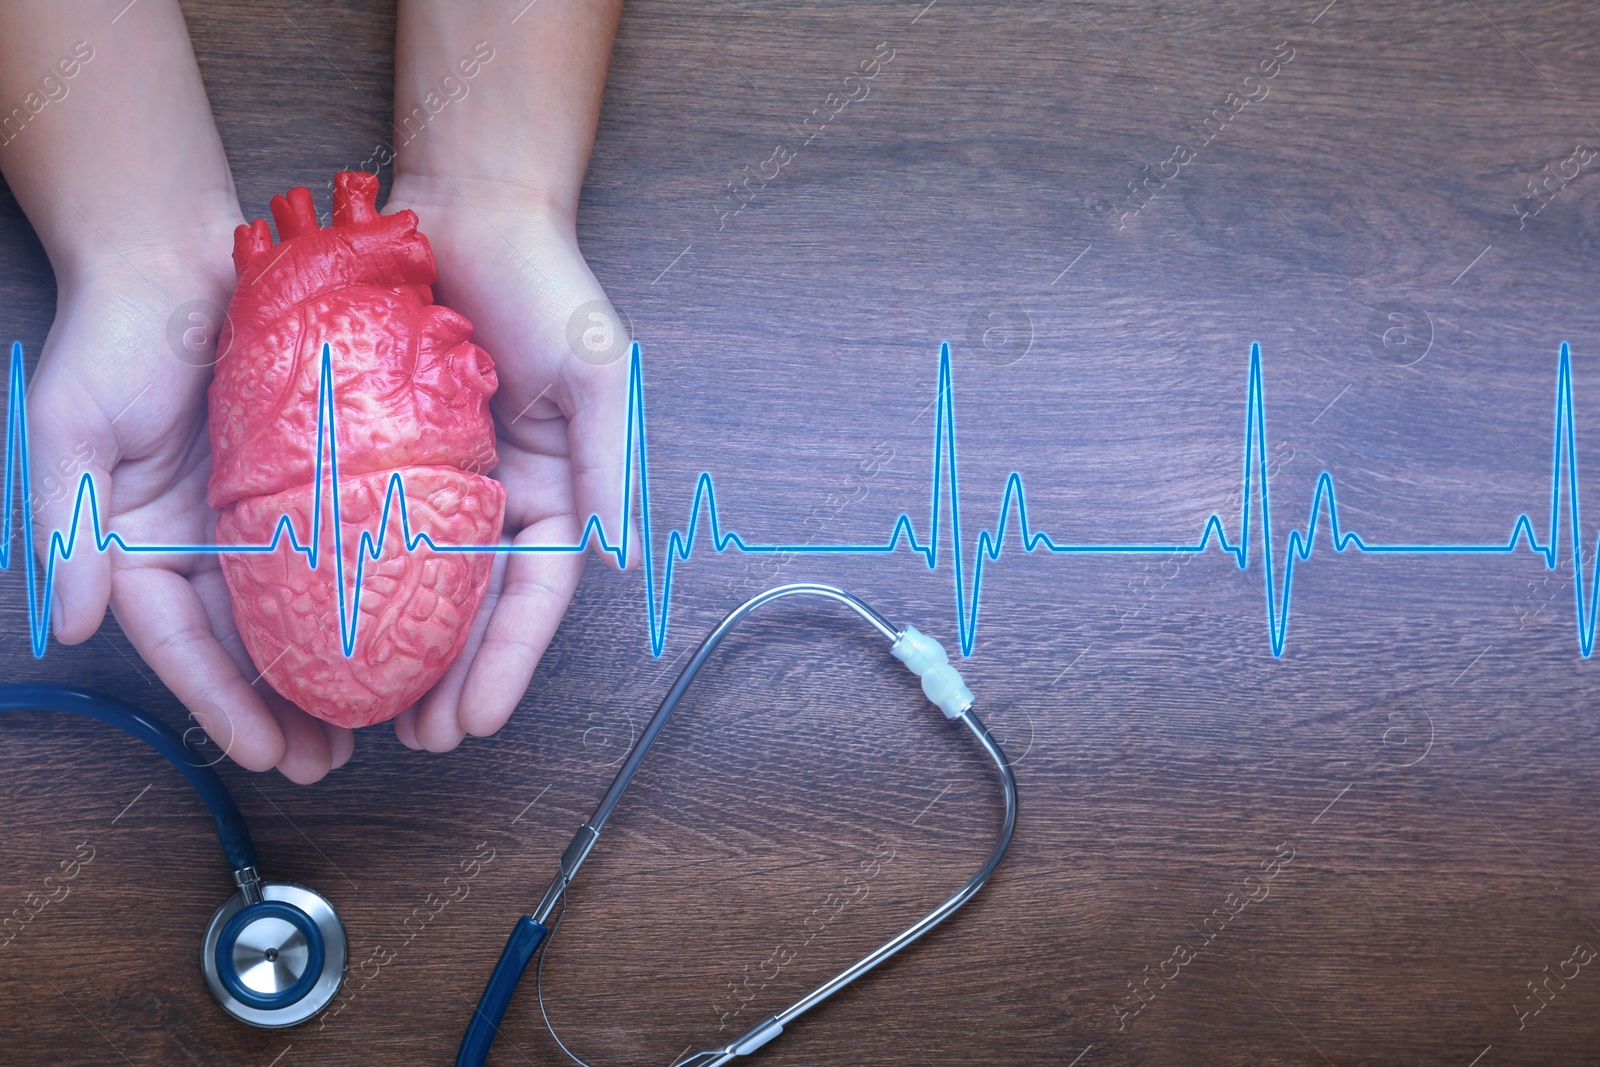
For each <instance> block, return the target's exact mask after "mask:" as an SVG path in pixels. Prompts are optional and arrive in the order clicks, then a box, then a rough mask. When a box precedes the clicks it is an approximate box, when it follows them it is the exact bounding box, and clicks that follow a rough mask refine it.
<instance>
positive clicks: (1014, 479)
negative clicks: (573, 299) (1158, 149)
mask: <svg viewBox="0 0 1600 1067" xmlns="http://www.w3.org/2000/svg"><path fill="white" fill-rule="evenodd" d="M332 359H333V357H332V353H331V351H330V349H329V348H328V346H327V345H324V346H323V350H322V366H321V385H320V387H319V391H318V400H317V404H318V411H317V442H316V444H317V455H316V464H315V473H316V479H315V488H314V491H313V498H312V500H313V503H312V516H313V518H312V522H311V529H310V531H308V536H306V537H305V538H302V537H301V536H300V533H299V532H297V531H296V530H295V529H294V526H293V523H292V522H291V521H290V519H289V517H288V516H287V515H285V516H283V517H282V518H280V519H279V520H278V523H277V525H276V526H275V527H274V530H273V535H272V540H271V541H269V542H268V543H266V544H260V545H216V544H192V545H147V544H131V545H130V544H129V543H128V542H127V541H125V540H124V539H123V538H122V536H121V535H120V534H118V533H117V532H116V531H114V530H113V531H106V530H104V529H102V524H101V517H100V505H99V500H98V497H97V496H96V493H95V486H94V480H93V478H92V476H91V475H90V474H89V473H88V472H85V473H84V474H83V475H82V477H81V478H80V479H79V480H78V483H77V493H76V496H75V497H74V501H73V510H72V518H71V520H70V525H69V527H68V529H67V530H65V531H62V530H52V531H51V533H50V540H49V546H48V551H47V552H46V553H45V557H44V581H43V585H42V588H41V586H40V583H39V578H38V570H37V565H36V556H37V555H38V553H37V551H36V542H35V532H34V521H33V512H32V501H33V495H32V485H31V480H30V476H29V465H28V460H29V455H28V424H27V408H26V403H25V399H24V398H25V396H26V381H25V374H24V369H23V358H22V345H21V343H20V342H17V343H13V344H12V346H11V375H10V401H9V406H8V409H7V416H6V474H5V523H4V529H3V531H0V535H3V536H0V569H4V570H8V569H10V566H11V550H12V547H13V542H14V533H15V532H16V531H15V527H14V526H13V516H14V515H18V516H19V517H20V519H21V534H22V546H21V547H22V551H23V555H24V560H25V564H24V566H25V572H26V583H27V588H28V625H29V629H30V632H31V636H32V641H33V654H34V655H35V656H36V657H42V656H43V655H44V652H45V647H46V645H47V643H48V638H49V633H50V608H51V596H50V593H51V589H52V588H53V584H54V580H55V569H56V565H57V563H58V562H61V561H64V560H67V559H70V558H71V557H72V554H73V552H74V551H76V550H78V537H79V526H80V521H81V519H82V517H83V513H84V511H85V509H87V512H88V516H89V534H90V535H91V537H92V542H91V544H92V548H93V549H94V550H95V551H98V552H106V551H109V550H110V549H111V547H112V546H113V545H115V546H116V547H117V548H118V549H119V550H121V551H123V552H130V553H151V554H163V555H165V554H190V555H198V554H216V555H222V554H259V553H269V552H275V551H277V549H278V548H279V546H280V545H281V544H282V543H283V542H284V541H287V542H288V543H289V545H290V547H291V549H292V550H293V551H294V552H298V553H300V554H302V555H304V556H305V558H306V562H307V564H308V566H310V567H311V568H312V569H315V568H317V567H318V566H319V565H320V564H321V563H322V560H323V546H324V543H325V542H324V539H325V538H326V539H328V540H330V541H331V550H332V551H331V555H332V557H333V565H334V569H335V577H336V579H337V582H338V601H339V627H340V637H341V641H342V644H343V648H344V654H345V655H346V656H348V655H350V654H351V652H352V650H353V649H354V647H355V642H356V625H357V622H358V620H359V618H360V598H361V588H362V579H363V577H364V571H365V565H366V562H367V561H368V560H376V559H378V558H379V556H380V554H381V552H382V550H383V546H384V543H385V541H386V539H387V538H388V537H390V536H391V517H392V516H393V515H396V514H397V515H398V516H399V522H398V536H399V537H400V538H401V543H402V544H403V545H404V547H405V550H406V551H408V552H411V551H416V550H417V549H418V548H419V547H423V546H426V547H427V548H428V549H430V550H432V551H435V552H451V553H487V554H495V553H505V554H521V553H541V552H542V553H581V552H585V551H587V550H588V548H589V546H590V544H591V542H593V543H595V544H598V545H599V547H600V549H601V551H603V552H606V553H609V554H611V555H612V556H613V557H614V558H616V559H617V560H618V562H619V563H620V562H622V561H624V560H626V559H627V557H628V547H629V546H628V537H629V533H628V524H627V523H625V522H624V523H621V524H620V526H619V528H620V529H621V531H622V533H621V535H620V537H619V539H618V543H617V544H611V543H610V542H609V541H608V540H607V539H606V536H605V531H604V529H603V527H602V524H601V522H600V519H599V517H598V516H593V515H591V516H590V517H589V519H588V521H587V522H586V523H585V525H584V529H583V534H582V536H581V537H580V539H579V540H578V542H577V543H576V544H571V545H510V544H498V545H436V544H434V542H433V541H432V539H431V538H429V537H428V536H427V535H426V534H413V533H412V532H411V523H410V519H409V513H408V509H407V506H406V498H405V486H404V483H403V480H402V477H401V475H400V474H399V472H396V473H395V474H393V475H392V476H391V477H390V479H389V482H388V486H387V489H386V491H385V493H384V499H383V507H382V511H381V514H380V517H379V520H378V524H377V528H376V530H375V531H371V530H363V531H362V532H361V535H360V540H359V543H358V552H357V554H356V564H355V574H354V576H353V579H354V580H353V582H350V583H347V582H346V574H345V559H344V551H343V548H344V543H343V532H342V524H341V522H340V516H339V499H338V494H337V493H333V495H332V498H331V501H330V503H331V505H332V506H331V508H330V509H329V510H330V513H331V514H330V520H331V521H330V523H329V524H328V525H329V526H330V529H329V530H324V528H323V527H324V523H323V518H322V515H323V509H322V493H323V488H322V487H323V482H324V480H325V479H324V475H325V474H326V476H327V477H326V480H327V481H328V482H329V484H331V485H333V486H337V485H338V484H339V458H338V449H337V447H336V441H337V439H338V436H337V423H336V419H337V409H336V406H335V404H334V391H333V381H334V376H333V363H332ZM644 399H645V394H644V372H643V365H642V362H641V359H640V353H639V345H638V343H637V342H635V343H634V345H633V349H632V352H631V358H630V375H629V382H628V411H627V430H626V449H625V454H626V461H627V462H626V469H625V476H624V484H623V491H622V499H621V502H620V505H621V506H620V508H619V515H626V514H627V513H629V511H630V510H631V508H632V505H633V502H634V495H635V489H634V487H635V484H637V487H638V503H639V519H640V521H639V537H640V541H641V544H640V546H639V548H640V553H641V555H642V557H643V568H642V569H643V574H644V580H645V597H646V606H647V611H648V615H649V628H650V652H651V655H653V656H660V655H661V653H662V651H663V649H664V648H665V646H666V640H667V622H668V615H669V612H670V610H671V602H672V584H673V580H674V577H675V574H676V569H677V566H678V565H679V564H680V563H686V562H688V560H689V559H690V557H691V555H692V554H693V551H694V546H695V543H696V535H697V533H698V532H699V529H700V523H701V514H702V512H704V515H705V521H706V523H707V524H708V525H709V527H710V544H711V547H712V549H713V550H714V551H716V552H718V553H721V552H726V551H728V550H730V549H734V550H737V551H739V552H741V553H745V554H750V555H773V554H780V553H793V554H809V555H835V556H876V555H892V554H894V553H896V552H899V551H902V550H904V551H907V552H911V553H914V554H915V555H918V556H920V557H921V558H922V559H923V561H924V562H925V563H926V564H927V567H928V569H929V570H930V571H936V570H937V569H938V566H939V549H938V544H939V533H940V530H941V522H942V521H943V520H944V518H945V517H946V516H947V517H948V521H949V528H950V543H951V545H953V546H954V548H953V550H952V553H951V554H952V556H953V560H952V570H953V571H954V575H953V577H954V586H955V611H956V623H957V627H958V630H959V634H960V644H961V654H962V655H963V656H970V655H971V654H972V649H973V645H974V643H975V642H976V639H977V631H978V609H979V604H980V601H981V597H982V591H983V574H984V567H985V566H986V565H987V564H989V563H993V562H995V561H997V560H999V558H1000V554H1001V551H1002V548H1003V546H1004V545H1005V544H1006V532H1007V528H1008V526H1009V524H1010V523H1011V521H1012V516H1013V514H1015V520H1016V526H1017V541H1018V543H1019V545H1020V547H1021V548H1022V550H1023V551H1024V552H1028V553H1033V552H1038V551H1044V552H1049V553H1052V554H1057V555H1073V556H1090V555H1093V556H1168V557H1170V556H1173V555H1179V556H1183V555H1200V554H1203V553H1205V552H1206V551H1208V550H1210V549H1211V548H1212V547H1213V546H1215V548H1216V550H1217V551H1219V552H1222V553H1225V554H1227V555H1228V556H1231V557H1232V558H1233V560H1234V562H1235V563H1236V564H1237V566H1238V568H1239V569H1240V570H1241V571H1243V570H1248V569H1249V567H1250V563H1251V547H1252V545H1253V544H1255V543H1257V542H1259V545H1260V554H1261V565H1262V569H1263V573H1264V574H1265V576H1266V581H1265V582H1264V583H1263V588H1264V590H1265V601H1266V604H1265V608H1266V621H1267V635H1268V641H1269V643H1270V645H1271V648H1272V654H1273V655H1274V656H1282V655H1283V650H1284V644H1285V641H1286V640H1287V636H1288V629H1289V610H1290V602H1291V600H1292V596H1293V592H1294V576H1295V568H1296V566H1297V565H1298V564H1300V563H1303V562H1305V561H1307V560H1309V559H1310V558H1311V555H1312V551H1313V549H1314V547H1315V544H1316V540H1317V530H1318V529H1319V524H1321V523H1324V522H1325V523H1326V526H1327V530H1328V535H1329V541H1330V543H1331V545H1332V547H1333V551H1335V552H1338V553H1344V552H1348V551H1351V550H1354V551H1357V552H1361V553H1367V554H1373V555H1394V556H1422V555H1428V556H1483V555H1487V556H1508V555H1513V554H1515V553H1516V552H1517V551H1518V550H1519V549H1520V548H1522V547H1523V546H1526V549H1527V551H1528V552H1530V553H1532V554H1535V555H1537V556H1539V557H1541V558H1542V559H1543V560H1544V563H1545V567H1546V568H1547V569H1550V570H1554V569H1555V568H1556V566H1557V564H1558V562H1559V560H1560V542H1561V520H1562V507H1561V501H1562V492H1563V489H1565V491H1566V498H1567V509H1566V510H1567V520H1568V525H1569V529H1570V531H1571V532H1570V541H1571V549H1570V551H1571V562H1572V573H1573V598H1574V603H1575V608H1576V618H1577V628H1578V648H1579V651H1580V652H1581V654H1582V655H1583V656H1584V657H1585V658H1587V657H1588V656H1589V655H1590V654H1591V653H1592V652H1593V650H1594V639H1595V619H1596V614H1597V607H1600V543H1597V544H1596V545H1595V548H1594V551H1593V552H1592V553H1591V555H1592V556H1593V558H1594V562H1593V564H1592V565H1586V564H1585V561H1584V551H1583V533H1582V530H1583V526H1582V523H1581V521H1580V513H1579V493H1578V452H1577V430H1576V426H1575V420H1574V417H1573V390H1572V355H1571V351H1570V349H1569V346H1568V345H1567V343H1566V342H1562V344H1561V354H1560V358H1559V360H1558V363H1557V368H1556V398H1555V415H1554V434H1553V440H1552V445H1551V461H1550V516H1549V521H1548V525H1547V527H1546V529H1547V531H1548V533H1547V536H1546V539H1545V540H1544V541H1543V542H1541V541H1540V540H1539V538H1538V535H1537V534H1536V532H1535V530H1534V525H1533V521H1532V520H1531V519H1530V518H1529V517H1528V515H1527V513H1523V514H1521V515H1518V516H1517V518H1516V520H1515V521H1514V522H1513V523H1512V524H1511V533H1510V536H1509V537H1507V538H1506V539H1505V540H1503V541H1494V542H1475V543H1458V544H1421V543H1394V544H1380V543H1372V542H1368V541H1366V540H1363V539H1362V537H1361V536H1360V534H1358V533H1356V532H1354V531H1351V530H1346V529H1345V528H1344V526H1343V525H1342V523H1341V522H1340V520H1339V507H1338V501H1337V498H1336V495H1335V491H1334V482H1333V476H1332V475H1331V474H1329V473H1328V472H1327V471H1323V472H1321V474H1319V475H1318V477H1317V482H1316V488H1315V491H1314V492H1313V493H1312V497H1311V508H1310V512H1309V514H1308V516H1307V518H1306V524H1305V526H1304V528H1291V529H1290V530H1289V533H1288V536H1287V537H1286V538H1285V539H1284V541H1283V546H1282V549H1281V553H1282V559H1283V567H1282V578H1281V580H1279V579H1278V578H1277V577H1276V576H1277V574H1278V569H1277V566H1276V558H1277V557H1276V555H1275V548H1274V541H1273V517H1272V505H1271V497H1270V493H1269V488H1268V475H1267V469H1268V462H1267V455H1268V450H1267V412H1266V394H1265V391H1264V388H1263V385H1262V372H1261V346H1260V344H1259V343H1257V344H1252V345H1251V346H1250V370H1249V383H1248V387H1247V390H1246V399H1245V425H1244V470H1243V493H1242V495H1241V497H1240V501H1241V502H1240V513H1239V516H1238V523H1237V529H1238V535H1237V537H1235V538H1232V539H1230V538H1229V536H1228V528H1227V526H1226V525H1225V524H1224V522H1223V518H1222V516H1221V515H1220V514H1217V513H1215V512H1213V513H1212V515H1211V516H1210V518H1208V519H1207V520H1206V522H1205V525H1204V527H1203V528H1202V529H1201V531H1200V536H1199V539H1198V540H1196V541H1193V542H1191V543H1186V544H1172V543H1160V544H1157V543H1130V544H1101V543H1066V544H1057V543H1056V542H1055V541H1054V540H1052V539H1051V538H1050V536H1049V534H1047V533H1045V532H1043V531H1039V530H1035V529H1034V528H1033V527H1032V525H1031V524H1030V523H1029V522H1028V505H1027V497H1026V494H1025V493H1024V490H1023V485H1022V476H1021V475H1020V474H1018V473H1017V472H1016V471H1013V472H1011V474H1010V475H1008V476H1007V478H1006V481H1005V486H1004V489H1003V490H1002V492H1001V495H1000V508H999V512H998V517H997V518H996V521H995V525H994V528H993V530H989V529H980V530H979V531H978V536H977V538H976V540H975V543H974V545H973V548H972V553H971V560H970V562H969V561H968V559H967V558H966V557H967V552H966V549H965V548H964V547H963V541H962V537H961V512H962V498H961V492H960V479H959V476H958V469H957V462H956V409H955V395H954V388H953V383H952V380H951V373H950V347H949V345H948V344H943V345H941V346H940V349H939V380H938V393H937V403H938V415H937V418H936V419H935V420H934V435H933V464H932V470H931V486H930V504H929V514H928V521H927V525H926V527H925V537H919V536H918V533H917V526H916V524H915V523H914V522H913V521H912V519H911V516H910V515H909V514H908V513H906V512H902V513H901V514H900V515H899V517H898V518H896V519H895V521H894V524H893V526H892V527H891V529H890V531H889V534H888V536H887V537H886V538H885V539H883V540H881V541H877V542H865V543H855V544H800V545H784V544H757V543H751V542H748V541H746V540H744V539H743V538H742V537H740V536H739V534H738V533H737V532H735V531H734V530H732V529H727V528H725V527H724V524H723V521H722V518H721V516H720V513H719V511H718V508H717V497H716V488H715V485H714V484H713V482H712V477H711V475H710V473H709V472H702V473H701V474H700V476H699V477H698V478H697V479H696V481H695V488H694V496H693V499H692V502H691V503H690V505H689V518H688V522H687V528H686V529H682V530H680V529H677V528H674V529H672V530H670V531H669V532H668V534H667V539H666V552H665V558H664V560H663V562H662V564H661V565H660V568H659V570H660V581H659V583H658V582H657V570H658V568H657V564H656V560H655V555H656V553H655V533H654V530H655V525H656V524H655V521H654V518H653V514H652V511H651V506H650V465H649V458H648V444H647V442H648V436H647V434H646V422H645V403H644ZM18 471H20V488H21V493H22V507H21V508H15V507H14V506H13V503H14V499H15V498H14V491H15V489H16V488H17V484H18V479H17V478H15V474H16V473H17V472H18ZM635 472H637V473H635ZM1256 531H1259V532H1258V533H1257V532H1256ZM969 575H970V582H969Z"/></svg>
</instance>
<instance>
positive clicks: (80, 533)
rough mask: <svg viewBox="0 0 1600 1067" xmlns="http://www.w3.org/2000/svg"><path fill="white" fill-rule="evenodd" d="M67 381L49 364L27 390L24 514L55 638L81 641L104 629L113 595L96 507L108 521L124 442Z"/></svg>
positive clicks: (108, 559) (22, 512) (108, 565)
mask: <svg viewBox="0 0 1600 1067" xmlns="http://www.w3.org/2000/svg"><path fill="white" fill-rule="evenodd" d="M69 388H70V387H68V386H67V385H66V383H64V382H62V381H61V380H60V379H59V378H57V377H56V376H54V375H51V374H50V373H49V371H48V370H44V371H43V373H41V374H40V376H39V378H38V379H37V380H36V381H35V383H34V385H33V387H32V388H31V389H29V391H28V398H27V413H28V425H27V439H26V440H25V442H24V447H25V448H26V450H27V461H28V474H29V482H30V484H29V486H28V492H27V493H26V494H23V496H24V499H23V500H21V501H20V504H21V513H20V516H19V518H20V521H22V522H23V523H31V524H32V528H33V547H34V552H35V554H36V555H37V557H38V560H39V563H40V565H41V570H40V572H39V588H38V590H37V593H38V594H39V596H40V597H41V598H42V597H43V596H44V594H48V599H46V600H44V603H43V605H42V608H43V609H45V610H48V611H49V621H50V625H51V628H52V629H53V630H54V631H55V635H56V639H57V640H58V641H60V642H61V643H62V644H66V645H75V644H78V643H79V642H81V641H86V640H88V639H89V637H91V636H92V635H93V634H94V632H95V631H96V630H98V629H99V628H100V624H101V622H102V621H104V619H105V614H106V604H107V602H108V601H109V599H110V596H111V559H110V556H109V555H108V554H107V553H105V552H102V551H100V546H99V545H98V544H97V543H96V541H95V530H94V524H95V515H96V511H97V510H98V513H99V516H100V521H101V522H102V523H104V521H105V518H106V509H107V505H108V504H109V502H110V500H111V470H112V468H113V467H115V465H116V462H117V452H118V449H117V445H116V437H115V434H114V432H112V429H111V427H110V426H109V424H106V423H105V420H104V417H103V416H102V415H101V412H100V409H99V408H98V406H96V405H93V404H92V403H89V402H88V401H87V398H82V397H79V398H73V397H71V396H68V395H66V394H67V392H68V389H69ZM95 424H100V425H98V426H96V425H95ZM52 561H53V562H54V568H55V569H54V573H53V574H52V573H51V571H50V567H51V564H52ZM46 586H48V588H46ZM33 592H35V591H34V590H30V593H33Z"/></svg>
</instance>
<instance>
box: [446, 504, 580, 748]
mask: <svg viewBox="0 0 1600 1067" xmlns="http://www.w3.org/2000/svg"><path fill="white" fill-rule="evenodd" d="M577 532H578V523H577V520H576V519H575V518H574V517H573V516H571V515H561V516H556V517H553V518H550V519H546V520H544V521H542V522H537V523H534V524H533V525H531V526H529V527H528V528H526V529H525V530H523V531H522V532H521V533H519V534H518V535H517V537H516V540H515V542H514V543H516V544H519V545H530V544H572V543H573V540H574V539H575V538H576V536H577ZM582 573H583V556H581V555H579V554H578V553H576V552H548V553H547V552H536V553H524V554H518V555H513V556H510V557H508V558H507V560H506V569H505V583H504V585H503V586H502V588H501V590H500V592H499V594H498V595H497V596H496V598H495V603H494V604H493V606H492V608H491V610H490V613H489V617H488V620H487V623H486V626H485V630H484V634H483V640H482V643H481V644H480V645H479V646H478V651H477V654H476V655H474V656H473V657H472V662H471V664H470V666H469V667H468V669H467V675H466V679H465V681H464V682H463V684H462V687H461V695H460V697H459V698H458V700H457V706H456V718H457V721H458V722H459V724H460V728H461V729H462V730H463V731H465V732H466V733H469V734H471V735H473V736H474V737H487V736H488V735H490V734H492V733H494V732H495V731H496V730H498V729H500V727H502V726H504V725H505V724H506V720H507V719H509V718H510V717H511V713H512V712H513V711H514V710H516V707H517V704H518V702H519V701H521V699H522V696H523V694H524V693H526V692H527V690H528V683H529V682H530V681H532V680H533V672H534V668H536V667H537V666H538V665H539V659H540V657H542V656H543V655H544V651H545V649H546V648H547V647H549V644H550V639H551V638H552V637H554V636H555V632H556V627H557V626H558V625H559V624H560V622H561V617H562V616H563V615H564V614H566V610H567V605H568V604H569V603H571V601H572V593H573V590H574V589H576V588H577V586H578V578H579V576H580V575H582ZM487 599H488V597H485V600H487Z"/></svg>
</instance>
